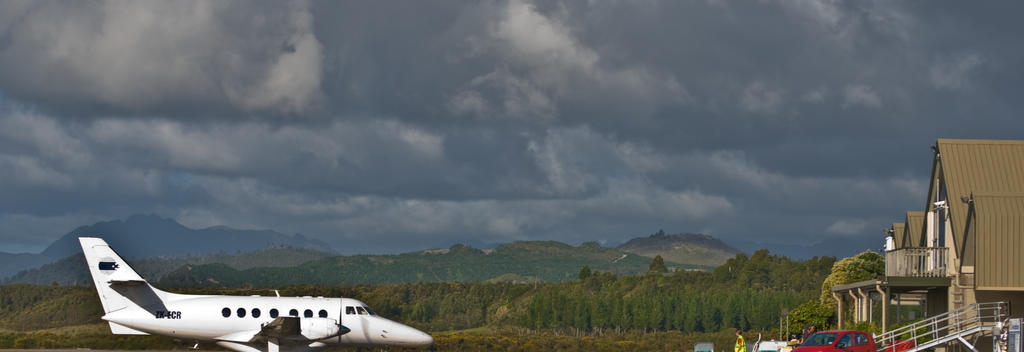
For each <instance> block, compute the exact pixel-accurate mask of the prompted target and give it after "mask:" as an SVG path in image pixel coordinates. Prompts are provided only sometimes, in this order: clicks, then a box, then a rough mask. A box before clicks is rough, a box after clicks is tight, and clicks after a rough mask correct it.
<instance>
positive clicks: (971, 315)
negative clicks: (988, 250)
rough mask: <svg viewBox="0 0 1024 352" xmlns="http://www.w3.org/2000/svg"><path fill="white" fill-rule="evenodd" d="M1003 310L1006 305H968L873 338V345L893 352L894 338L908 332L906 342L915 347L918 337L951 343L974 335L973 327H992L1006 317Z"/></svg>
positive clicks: (1001, 303)
mask: <svg viewBox="0 0 1024 352" xmlns="http://www.w3.org/2000/svg"><path fill="white" fill-rule="evenodd" d="M1006 308H1007V304H1006V302H985V303H974V304H968V305H965V306H963V307H960V308H957V309H954V310H951V311H948V312H945V313H942V314H939V315H936V316H933V317H930V318H928V319H925V320H921V321H918V322H914V323H912V324H910V325H907V326H904V327H901V328H898V329H895V330H891V331H887V332H885V333H883V334H880V335H874V337H875V343H876V346H878V351H879V352H884V351H886V350H887V349H890V348H891V349H892V351H890V352H895V348H896V346H895V344H894V342H895V341H896V337H898V336H901V335H904V334H907V333H909V334H910V339H909V340H911V341H914V342H915V344H916V343H917V340H918V339H919V338H921V337H931V338H932V340H933V341H934V340H952V339H953V338H956V337H960V336H963V335H968V332H970V333H974V332H976V331H974V329H976V328H978V330H984V327H985V326H986V325H988V324H991V325H995V323H997V322H1000V321H1002V320H1003V319H1005V318H1006V315H1007V309H1006ZM987 323H988V324H987ZM922 328H925V331H924V332H923V333H918V330H920V329H922Z"/></svg>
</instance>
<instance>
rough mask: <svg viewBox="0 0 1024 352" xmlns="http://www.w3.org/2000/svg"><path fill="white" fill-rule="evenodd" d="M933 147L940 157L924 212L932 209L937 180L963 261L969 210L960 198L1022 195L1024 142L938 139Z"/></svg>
mask: <svg viewBox="0 0 1024 352" xmlns="http://www.w3.org/2000/svg"><path fill="white" fill-rule="evenodd" d="M936 147H937V148H938V153H939V154H938V156H937V158H936V160H935V164H934V165H933V172H934V173H935V174H934V175H933V182H931V186H930V187H929V190H928V195H929V198H928V199H929V201H928V203H927V206H926V209H928V211H931V210H932V208H934V205H933V204H932V201H931V199H934V198H933V197H934V195H935V192H936V191H937V190H936V187H937V186H938V185H937V184H936V183H935V182H934V177H940V178H942V179H943V180H945V183H946V195H947V196H948V200H947V202H946V203H947V204H948V206H949V210H950V211H949V214H950V221H951V223H952V226H953V236H954V238H953V242H955V244H956V246H957V247H956V250H957V252H958V253H960V254H961V258H962V255H963V254H965V253H964V249H963V243H964V240H963V235H964V234H963V232H964V230H965V226H966V219H967V211H968V206H967V203H965V202H962V201H961V197H963V196H967V197H969V196H971V194H980V193H985V194H990V195H999V194H1012V193H1024V141H1008V140H975V139H939V140H938V141H937V142H936Z"/></svg>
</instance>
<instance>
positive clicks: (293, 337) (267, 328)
mask: <svg viewBox="0 0 1024 352" xmlns="http://www.w3.org/2000/svg"><path fill="white" fill-rule="evenodd" d="M306 320H309V321H308V322H307V323H309V324H306V325H309V326H307V329H310V328H315V326H313V324H315V323H324V322H319V321H317V320H320V319H310V318H307V319H306ZM323 320H327V319H323ZM329 322H330V324H329V325H330V329H328V330H327V331H315V330H314V331H307V332H306V334H303V327H302V325H303V324H302V321H301V320H300V319H299V317H277V318H276V319H274V320H272V321H270V322H269V323H265V324H262V325H261V326H260V329H259V330H243V331H237V332H233V333H230V334H227V335H223V336H218V337H216V338H214V339H215V340H219V341H231V342H241V343H254V342H264V341H267V342H274V341H280V342H284V341H292V342H300V341H305V342H309V341H316V340H320V339H323V338H328V337H332V336H337V335H343V334H345V333H348V332H349V331H350V330H349V329H348V328H346V327H344V326H338V325H335V323H334V320H329ZM321 325H323V324H321ZM317 333H319V334H317ZM274 343H275V344H276V343H277V342H274Z"/></svg>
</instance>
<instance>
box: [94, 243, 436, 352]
mask: <svg viewBox="0 0 1024 352" xmlns="http://www.w3.org/2000/svg"><path fill="white" fill-rule="evenodd" d="M79 241H80V242H81V243H82V251H83V253H84V254H85V257H86V262H87V263H88V264H89V271H90V274H91V275H92V277H93V282H94V284H95V286H96V289H97V293H98V294H99V296H100V302H101V303H102V305H103V311H104V312H105V313H106V314H104V315H103V320H106V321H108V322H109V323H110V329H111V332H112V333H114V334H134V335H147V334H152V335H162V336H169V337H173V338H176V339H181V340H192V341H213V342H215V343H217V344H218V345H220V346H222V347H225V348H228V349H231V350H235V351H240V352H281V351H290V352H291V351H294V352H302V351H315V350H318V349H320V348H323V347H326V346H328V345H346V346H348V345H351V346H426V345H430V344H431V343H433V341H434V339H433V338H432V337H431V336H430V335H428V334H426V333H424V332H422V331H419V330H417V329H415V328H412V327H409V326H407V325H404V324H401V323H398V322H395V321H391V320H388V319H386V318H383V317H381V316H378V315H376V314H375V313H374V312H373V310H371V309H370V307H368V306H367V305H366V304H365V303H363V302H360V301H359V300H356V299H353V298H324V297H310V296H306V297H277V296H221V295H185V294H176V293H171V292H165V291H161V290H159V289H157V288H155V287H153V286H151V285H150V284H149V283H147V282H146V281H145V280H144V279H143V278H142V277H141V276H139V275H138V273H137V272H135V271H134V270H133V269H131V267H130V266H129V265H128V263H126V262H124V260H123V259H122V258H121V257H120V256H118V255H117V253H115V252H114V251H113V250H112V249H111V248H110V247H109V246H108V245H107V244H106V242H105V241H103V240H102V239H99V238H90V237H82V238H79Z"/></svg>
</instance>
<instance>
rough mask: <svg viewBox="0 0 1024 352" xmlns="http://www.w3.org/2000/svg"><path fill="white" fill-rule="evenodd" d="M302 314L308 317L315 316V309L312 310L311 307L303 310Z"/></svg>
mask: <svg viewBox="0 0 1024 352" xmlns="http://www.w3.org/2000/svg"><path fill="white" fill-rule="evenodd" d="M302 315H304V316H305V317H306V318H312V317H313V311H311V310H309V309H306V311H305V312H302Z"/></svg>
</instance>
